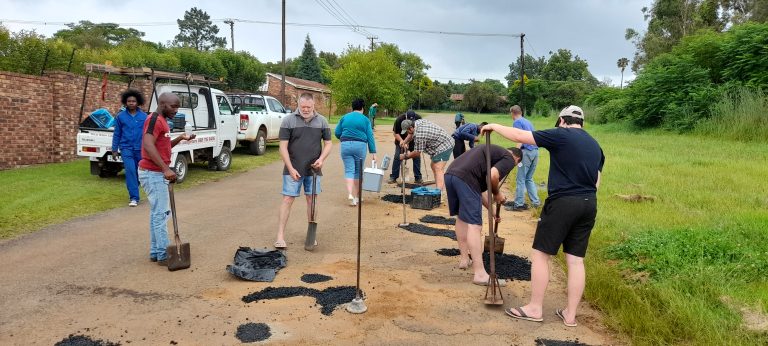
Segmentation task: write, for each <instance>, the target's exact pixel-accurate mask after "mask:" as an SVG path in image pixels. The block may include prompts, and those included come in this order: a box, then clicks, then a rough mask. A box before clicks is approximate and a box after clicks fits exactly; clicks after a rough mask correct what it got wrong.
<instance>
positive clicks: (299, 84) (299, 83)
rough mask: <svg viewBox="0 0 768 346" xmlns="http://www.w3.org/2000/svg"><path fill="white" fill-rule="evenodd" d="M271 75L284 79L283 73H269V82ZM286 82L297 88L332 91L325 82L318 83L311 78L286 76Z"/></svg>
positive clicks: (323, 91) (279, 79) (324, 91)
mask: <svg viewBox="0 0 768 346" xmlns="http://www.w3.org/2000/svg"><path fill="white" fill-rule="evenodd" d="M269 77H272V78H274V79H276V80H278V81H281V80H282V79H283V75H281V74H277V73H270V72H268V73H267V83H269ZM285 83H286V84H289V85H291V86H293V87H295V88H297V89H304V90H311V91H318V92H322V93H329V92H331V90H330V89H328V87H327V86H325V84H322V83H318V82H315V81H311V80H306V79H301V78H296V77H289V76H285Z"/></svg>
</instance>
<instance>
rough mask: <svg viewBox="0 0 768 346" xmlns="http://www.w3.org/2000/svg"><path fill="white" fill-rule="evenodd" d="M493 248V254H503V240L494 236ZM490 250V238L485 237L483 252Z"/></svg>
mask: <svg viewBox="0 0 768 346" xmlns="http://www.w3.org/2000/svg"><path fill="white" fill-rule="evenodd" d="M495 243H496V244H494V245H495V248H494V249H493V252H495V253H504V238H502V237H499V236H496V240H495ZM490 248H491V236H488V235H487V236H485V244H484V245H483V251H484V252H489V250H488V249H490Z"/></svg>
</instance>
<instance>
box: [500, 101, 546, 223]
mask: <svg viewBox="0 0 768 346" xmlns="http://www.w3.org/2000/svg"><path fill="white" fill-rule="evenodd" d="M509 112H510V113H511V114H512V120H513V121H514V123H512V127H514V128H516V129H521V130H525V131H534V130H535V129H534V128H533V124H532V123H531V122H530V121H529V120H528V119H526V118H525V117H523V110H522V109H520V106H518V105H514V106H512V107H510V108H509ZM517 147H518V148H520V149H521V150H522V151H523V161H522V162H521V163H522V165H521V166H520V169H518V170H517V179H516V181H515V183H516V184H515V200H514V202H512V206H507V207H504V209H506V210H512V211H523V210H528V204H526V203H525V192H526V190H527V191H528V199H530V200H531V204H532V205H533V207H534V208H538V207H539V205H540V204H541V200H540V199H539V190H538V188H537V187H536V183H534V182H533V173H534V172H535V171H536V165H537V164H538V163H539V147H537V146H535V145H533V144H525V143H518V144H517Z"/></svg>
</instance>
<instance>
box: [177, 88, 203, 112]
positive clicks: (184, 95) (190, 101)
mask: <svg viewBox="0 0 768 346" xmlns="http://www.w3.org/2000/svg"><path fill="white" fill-rule="evenodd" d="M173 93H174V94H176V96H178V97H179V101H181V106H180V107H179V108H188V109H192V108H197V94H195V93H191V94H190V93H188V92H184V91H174V92H173Z"/></svg>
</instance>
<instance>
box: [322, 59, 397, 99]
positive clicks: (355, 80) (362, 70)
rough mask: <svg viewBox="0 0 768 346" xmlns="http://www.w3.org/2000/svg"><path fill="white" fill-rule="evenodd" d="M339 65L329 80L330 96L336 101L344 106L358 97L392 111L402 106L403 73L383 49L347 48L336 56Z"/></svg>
mask: <svg viewBox="0 0 768 346" xmlns="http://www.w3.org/2000/svg"><path fill="white" fill-rule="evenodd" d="M339 65H340V68H339V69H338V70H336V71H335V72H334V73H333V82H331V90H333V98H334V99H335V100H336V102H338V104H341V105H348V104H350V103H351V102H352V100H354V99H356V98H362V99H363V100H365V101H366V102H367V103H369V104H372V103H373V102H377V103H378V104H379V105H380V106H381V107H384V108H386V109H389V110H391V111H393V112H397V111H402V110H404V109H405V98H404V97H403V86H404V83H403V81H404V78H405V76H404V73H403V71H402V70H400V69H399V68H398V67H397V66H396V65H395V64H394V63H393V62H392V60H391V59H390V58H389V57H388V56H387V55H386V54H385V52H384V51H381V50H375V51H373V52H369V51H366V50H363V49H361V48H349V49H348V50H347V51H346V52H345V53H344V54H343V55H342V56H341V57H340V58H339Z"/></svg>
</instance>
